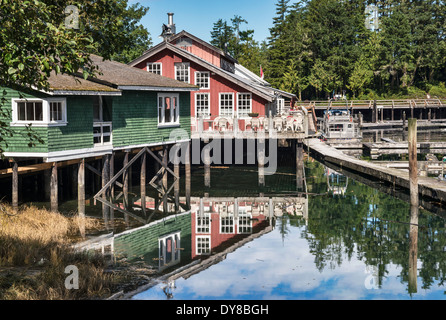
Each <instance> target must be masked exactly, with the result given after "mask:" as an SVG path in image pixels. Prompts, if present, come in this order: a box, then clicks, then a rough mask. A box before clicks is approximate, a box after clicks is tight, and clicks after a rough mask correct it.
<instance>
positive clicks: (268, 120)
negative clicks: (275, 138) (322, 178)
mask: <svg viewBox="0 0 446 320" xmlns="http://www.w3.org/2000/svg"><path fill="white" fill-rule="evenodd" d="M191 129H192V132H195V133H198V134H208V133H233V134H235V135H237V134H238V133H243V132H254V133H260V132H265V133H269V132H276V133H305V134H306V133H308V116H307V114H305V113H303V112H298V111H289V112H288V113H286V114H283V115H276V116H271V117H267V116H258V117H245V118H233V117H224V116H210V117H207V118H202V117H199V118H195V117H192V120H191Z"/></svg>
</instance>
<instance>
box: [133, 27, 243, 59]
mask: <svg viewBox="0 0 446 320" xmlns="http://www.w3.org/2000/svg"><path fill="white" fill-rule="evenodd" d="M182 37H187V38H190V39H192V40H194V41H196V42H198V43H199V44H201V45H203V46H205V47H207V48H209V49H210V50H212V51H215V52H217V53H218V54H220V55H221V56H223V57H225V58H226V59H228V60H229V61H231V62H233V63H238V61H237V60H236V59H234V58H233V57H231V56H230V55H229V54H228V53H226V52H224V51H223V50H221V49H220V48H217V47H215V46H213V45H211V44H210V43H208V42H206V41H203V40H201V39H200V38H197V37H196V36H194V35H192V34H190V33H189V32H187V31H184V30H183V31H181V32H179V33H177V34H175V35H173V36H172V37H170V38H169V40H168V41H163V42H160V43H158V44H157V45H156V46H153V47H152V48H150V49H148V50H146V51H145V52H144V53H143V54H142V55H141V56H140V57H138V58H136V59H135V60H133V61H131V62H129V63H128V65H129V66H131V67H134V66H136V65H137V64H138V63H140V62H142V61H144V60H145V59H147V58H148V57H151V56H152V55H153V54H154V52H159V51H160V50H159V49H164V44H166V43H170V44H172V42H174V41H176V40H178V39H180V38H182Z"/></svg>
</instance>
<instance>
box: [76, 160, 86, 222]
mask: <svg viewBox="0 0 446 320" xmlns="http://www.w3.org/2000/svg"><path fill="white" fill-rule="evenodd" d="M77 208H78V213H79V216H80V217H85V159H82V160H81V161H80V162H79V164H78V170H77Z"/></svg>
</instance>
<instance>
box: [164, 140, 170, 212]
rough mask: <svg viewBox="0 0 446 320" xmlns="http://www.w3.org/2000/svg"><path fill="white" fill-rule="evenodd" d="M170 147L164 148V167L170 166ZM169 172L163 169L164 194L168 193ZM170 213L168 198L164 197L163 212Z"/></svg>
mask: <svg viewBox="0 0 446 320" xmlns="http://www.w3.org/2000/svg"><path fill="white" fill-rule="evenodd" d="M168 150H169V149H168V147H167V146H164V147H163V165H164V166H167V165H168ZM167 173H168V172H167V170H166V169H163V190H164V192H167V189H168V185H167V178H168V176H167ZM167 211H168V207H167V197H164V201H163V212H164V213H167Z"/></svg>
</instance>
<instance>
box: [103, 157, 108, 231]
mask: <svg viewBox="0 0 446 320" xmlns="http://www.w3.org/2000/svg"><path fill="white" fill-rule="evenodd" d="M101 175H102V179H101V180H102V188H104V186H105V185H106V184H107V183H108V181H110V155H108V154H107V155H104V156H103V157H102V172H101ZM108 194H109V192H108V191H107V192H104V194H103V196H102V198H103V199H104V200H107V195H108ZM109 209H110V207H109V206H108V205H106V204H105V203H102V216H103V218H104V221H105V224H106V226H108V219H109V212H110V210H109Z"/></svg>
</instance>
